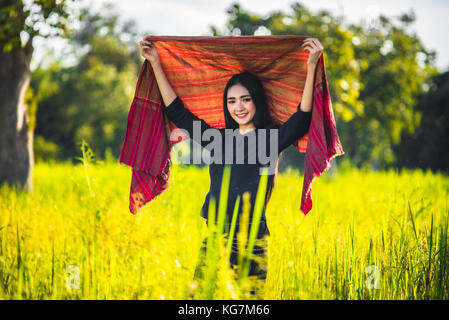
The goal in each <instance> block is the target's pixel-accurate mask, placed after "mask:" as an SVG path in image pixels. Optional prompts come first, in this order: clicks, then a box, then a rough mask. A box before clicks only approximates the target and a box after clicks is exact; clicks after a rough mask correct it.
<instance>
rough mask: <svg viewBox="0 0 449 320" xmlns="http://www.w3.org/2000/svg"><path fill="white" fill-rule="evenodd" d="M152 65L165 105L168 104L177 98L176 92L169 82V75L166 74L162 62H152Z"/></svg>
mask: <svg viewBox="0 0 449 320" xmlns="http://www.w3.org/2000/svg"><path fill="white" fill-rule="evenodd" d="M151 66H152V67H153V72H154V76H155V77H156V81H157V85H158V87H159V91H160V92H161V95H162V100H164V104H165V106H168V105H169V104H170V103H172V102H173V101H174V100H175V99H176V93H175V91H174V90H173V88H172V86H171V85H170V82H168V79H167V76H166V75H165V72H164V70H163V69H162V66H161V64H160V63H152V64H151Z"/></svg>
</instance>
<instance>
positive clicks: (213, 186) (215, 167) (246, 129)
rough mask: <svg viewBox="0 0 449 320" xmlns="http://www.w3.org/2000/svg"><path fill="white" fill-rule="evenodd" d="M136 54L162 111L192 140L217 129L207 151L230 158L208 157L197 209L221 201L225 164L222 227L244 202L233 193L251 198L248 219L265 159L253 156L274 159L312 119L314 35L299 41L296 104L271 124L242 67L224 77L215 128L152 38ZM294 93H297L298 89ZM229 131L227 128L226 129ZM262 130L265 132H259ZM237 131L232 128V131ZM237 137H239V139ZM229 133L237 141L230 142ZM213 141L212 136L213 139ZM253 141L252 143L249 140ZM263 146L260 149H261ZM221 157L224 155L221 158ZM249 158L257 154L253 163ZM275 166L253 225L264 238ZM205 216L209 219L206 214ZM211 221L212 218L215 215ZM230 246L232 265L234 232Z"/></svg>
mask: <svg viewBox="0 0 449 320" xmlns="http://www.w3.org/2000/svg"><path fill="white" fill-rule="evenodd" d="M140 45H141V54H142V56H143V57H145V59H147V60H148V61H149V62H150V63H151V66H152V68H153V72H154V75H155V78H156V81H157V85H158V87H159V90H160V92H161V96H162V99H163V101H164V103H165V105H166V107H165V108H163V111H164V113H165V115H167V117H168V119H169V120H170V121H171V122H173V123H174V124H175V125H176V126H177V127H179V128H182V129H184V130H186V131H187V132H188V134H189V135H190V137H192V138H193V139H194V140H195V139H198V137H202V136H203V134H204V133H205V132H206V131H207V130H218V131H219V132H220V134H219V141H217V142H216V144H218V145H219V147H218V148H217V149H214V150H212V151H211V156H212V157H214V154H213V153H214V152H216V151H218V152H221V153H222V154H223V155H224V158H226V159H231V162H230V163H228V162H226V163H223V161H221V162H219V163H211V164H210V166H209V173H210V189H209V192H208V193H207V195H206V198H205V200H204V204H203V207H202V209H201V214H202V216H203V217H204V218H206V219H208V218H209V217H208V211H209V210H208V209H209V204H210V203H212V200H213V202H214V203H215V204H216V208H215V209H216V210H215V212H218V208H219V207H220V203H219V201H218V200H219V199H220V198H221V191H222V190H221V188H222V180H223V176H224V170H225V167H226V166H227V165H228V164H230V181H229V189H228V190H226V191H227V192H228V199H227V203H226V204H225V207H226V223H225V224H226V227H227V228H226V229H227V230H229V228H230V225H231V224H230V222H231V220H232V214H233V211H234V210H233V209H234V207H235V206H236V203H238V207H237V208H238V209H237V212H238V217H237V221H240V219H239V216H240V215H241V214H242V212H243V207H244V206H243V205H240V203H239V202H237V199H240V198H242V197H243V195H244V194H249V198H250V221H251V218H252V216H253V213H254V208H255V203H256V195H257V192H258V186H259V182H260V179H261V172H262V170H261V169H262V168H263V167H264V166H265V163H262V162H261V161H260V158H259V157H258V156H259V155H260V154H261V153H265V155H266V153H267V151H268V149H270V150H269V152H270V153H273V152H275V155H276V157H275V159H276V163H277V159H278V156H279V154H280V153H281V152H282V151H283V150H284V149H285V148H287V147H288V146H289V145H291V144H292V143H293V142H295V141H297V140H298V139H299V138H301V137H302V136H304V135H305V134H306V133H307V131H308V130H309V126H310V123H311V115H312V112H311V109H312V95H313V81H314V78H313V77H314V74H315V69H316V67H317V62H318V59H319V58H320V55H321V53H322V51H323V48H322V46H321V44H320V43H319V41H318V40H317V39H313V38H310V39H306V40H305V41H304V42H303V48H304V49H305V50H309V51H310V55H309V61H308V68H309V72H308V73H307V78H306V82H305V85H304V92H303V93H302V100H301V102H300V103H299V105H298V107H297V111H296V113H294V114H293V115H292V116H290V118H289V119H288V120H287V121H285V122H284V123H283V124H282V125H276V124H274V123H273V121H272V119H271V117H270V114H269V111H268V103H267V98H266V95H265V91H264V88H263V86H262V84H261V82H260V81H259V79H258V78H257V77H256V76H255V75H253V74H251V73H250V72H247V71H246V72H242V73H238V74H234V75H233V76H232V77H231V78H230V79H229V80H228V82H227V84H226V86H225V88H224V91H223V112H224V118H225V122H226V127H225V128H224V129H216V128H213V127H211V126H210V125H209V124H207V123H206V122H205V121H204V120H202V119H200V118H198V117H197V116H195V115H194V114H193V113H192V112H191V111H190V110H188V109H187V108H186V107H185V106H184V103H183V101H182V100H181V99H180V98H179V97H178V96H177V95H176V93H175V91H174V89H173V87H172V86H171V84H170V83H169V81H168V79H167V76H166V74H165V72H164V70H163V68H162V66H161V63H160V58H159V53H158V50H157V49H156V47H155V45H154V44H152V43H151V42H149V41H147V40H144V41H142V42H140ZM298 94H300V93H299V92H298ZM195 127H196V128H199V131H200V133H201V135H195V134H194V132H195ZM229 129H233V130H235V131H236V132H234V133H232V134H231V135H229ZM231 131H232V130H231ZM261 131H263V132H264V133H265V134H264V135H260V134H259V133H260V132H261ZM235 133H236V134H235ZM250 133H254V134H253V135H252V136H255V139H256V140H253V143H250V141H249V136H251V135H250ZM229 137H230V139H231V142H232V147H231V148H230V149H229V148H227V147H226V148H225V146H227V145H228V141H229ZM239 137H242V138H241V139H240V140H239ZM234 138H236V139H237V141H241V142H242V143H241V145H239V143H238V142H237V143H233V142H234ZM199 139H200V140H199V141H197V142H198V143H200V144H201V146H202V147H207V144H206V143H205V142H204V141H201V138H199ZM273 140H274V141H275V142H276V145H275V148H273V147H272V145H270V147H269V148H268V147H267V145H268V144H269V142H271V141H273ZM214 142H215V141H214ZM254 142H255V143H254ZM238 147H242V148H243V150H244V152H243V157H241V158H238V156H237V154H238V150H237V149H238ZM261 150H263V151H264V152H262V151H261ZM229 153H230V154H229ZM222 159H223V158H222ZM250 159H257V161H256V162H255V163H253V162H252V161H250ZM274 167H276V170H274V172H271V173H270V172H269V174H268V182H267V186H266V190H264V191H265V193H264V194H265V195H266V196H265V201H264V205H263V211H262V217H261V219H260V225H259V226H258V232H257V238H258V239H263V238H264V236H265V235H268V234H269V230H268V226H267V223H266V216H265V208H266V205H267V203H268V201H269V198H270V196H271V192H272V190H273V187H274V182H275V178H276V173H277V172H276V171H277V165H276V166H274ZM207 221H208V220H207ZM214 221H216V218H215V217H214ZM238 231H239V224H238V223H237V225H236V231H235V233H234V235H237V234H238ZM233 240H234V241H233V250H232V253H231V256H230V262H231V265H236V264H237V250H236V249H237V238H236V236H235V237H234V239H233ZM265 249H266V247H258V246H255V247H254V251H253V253H254V254H255V255H259V256H263V255H264V254H265ZM250 275H258V276H259V277H260V278H262V279H265V277H266V270H265V269H264V268H263V267H261V266H258V265H257V264H256V263H255V262H252V263H251V266H250Z"/></svg>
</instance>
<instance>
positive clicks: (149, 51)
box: [139, 40, 160, 65]
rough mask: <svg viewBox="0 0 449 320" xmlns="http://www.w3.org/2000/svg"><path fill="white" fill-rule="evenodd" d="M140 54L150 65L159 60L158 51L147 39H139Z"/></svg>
mask: <svg viewBox="0 0 449 320" xmlns="http://www.w3.org/2000/svg"><path fill="white" fill-rule="evenodd" d="M139 44H140V54H141V55H142V57H144V58H145V59H147V60H148V61H149V62H150V63H151V64H152V65H154V64H157V63H159V62H160V59H159V53H158V52H157V49H156V47H155V46H154V44H153V43H151V42H150V41H148V40H142V41H140V43H139Z"/></svg>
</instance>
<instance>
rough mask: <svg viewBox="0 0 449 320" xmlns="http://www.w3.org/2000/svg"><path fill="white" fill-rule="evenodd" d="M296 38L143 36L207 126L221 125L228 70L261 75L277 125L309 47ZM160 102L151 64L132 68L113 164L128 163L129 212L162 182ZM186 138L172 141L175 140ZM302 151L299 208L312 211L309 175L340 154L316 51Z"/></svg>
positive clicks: (165, 132) (168, 127)
mask: <svg viewBox="0 0 449 320" xmlns="http://www.w3.org/2000/svg"><path fill="white" fill-rule="evenodd" d="M306 38H308V37H303V36H240V37H174V36H151V37H147V38H146V40H150V41H152V42H153V43H154V45H155V46H156V48H157V49H158V52H159V56H160V59H161V64H162V67H163V69H164V71H165V73H166V75H167V78H168V80H169V82H170V84H171V85H172V87H173V89H174V90H175V92H176V94H177V95H178V96H179V97H180V98H181V99H182V101H183V102H184V104H185V106H186V108H188V109H189V110H190V111H191V112H192V113H193V114H195V115H196V116H198V117H199V118H200V119H203V120H205V121H206V122H207V123H208V124H209V125H210V126H212V127H216V128H224V127H225V120H224V114H223V90H224V87H225V85H226V83H227V81H228V80H229V79H230V77H231V76H232V75H233V74H236V73H240V72H242V71H250V72H251V73H253V74H254V75H256V76H257V77H258V79H260V80H261V82H262V84H263V86H264V88H265V92H266V95H267V99H268V105H269V110H270V115H271V118H272V120H273V121H274V122H275V123H276V124H282V123H284V122H285V121H286V120H287V119H288V118H289V117H290V116H291V115H292V114H293V113H294V112H296V109H297V106H298V104H299V102H300V101H301V100H302V96H301V94H302V92H303V88H304V84H305V80H306V76H307V59H308V55H309V52H308V51H304V50H303V49H301V48H300V46H301V44H302V43H303V41H304V40H305V39H306ZM161 108H164V106H163V102H162V99H161V95H160V92H159V89H158V87H157V83H156V79H155V77H154V74H153V70H152V68H151V65H150V64H149V63H148V61H146V60H145V62H144V63H143V66H142V68H141V70H140V74H139V79H138V81H137V87H136V92H135V95H134V99H133V102H132V104H131V109H130V111H129V114H128V124H127V130H126V137H125V141H124V143H123V146H122V150H121V153H120V163H123V164H126V165H128V166H130V167H132V180H131V192H130V202H129V209H130V211H131V212H132V213H133V214H134V213H135V212H136V211H137V210H138V209H140V208H141V207H142V206H143V205H144V204H145V203H147V202H149V201H151V200H152V199H154V198H155V197H156V196H158V195H159V194H160V193H161V192H162V191H164V190H165V189H166V188H167V187H168V182H169V173H170V150H171V147H172V146H173V143H172V142H171V141H170V140H169V137H170V132H171V131H172V130H173V129H175V128H176V126H175V125H174V124H173V123H172V122H170V121H169V120H168V119H167V118H166V116H165V115H164V114H163V112H162V110H161ZM185 138H186V137H184V138H181V139H180V140H178V141H176V142H174V143H177V142H180V141H182V140H184V139H185ZM293 145H294V146H295V147H296V148H298V150H299V151H300V152H303V153H304V152H306V161H305V169H304V183H303V189H302V197H301V206H300V210H301V211H302V212H303V213H304V214H307V213H308V212H309V211H310V210H311V209H312V194H311V191H312V181H313V179H315V178H316V177H319V176H320V175H321V174H322V173H323V172H324V171H325V170H327V169H328V168H329V167H330V162H329V161H330V160H331V159H332V158H333V157H335V156H338V155H342V154H344V152H343V149H342V146H341V143H340V139H339V137H338V133H337V129H336V126H335V118H334V114H333V111H332V102H331V99H330V94H329V88H328V84H327V79H326V72H325V66H324V57H323V55H322V56H321V58H320V61H319V64H318V66H317V68H316V73H315V79H314V95H313V110H312V123H311V125H310V129H309V132H308V133H307V134H306V135H305V136H304V137H302V138H301V139H299V140H298V141H296V142H295V143H294V144H293Z"/></svg>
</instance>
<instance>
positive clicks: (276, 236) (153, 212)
mask: <svg viewBox="0 0 449 320" xmlns="http://www.w3.org/2000/svg"><path fill="white" fill-rule="evenodd" d="M85 158H89V157H88V156H87V155H86V154H85ZM33 175H34V192H33V193H32V194H29V193H26V192H23V191H21V190H18V189H16V188H12V187H7V186H6V185H4V186H2V187H1V188H0V298H2V299H252V298H265V299H448V297H449V293H448V292H449V288H448V285H449V279H448V276H449V249H448V222H449V220H448V215H449V207H448V199H449V197H448V195H449V178H448V177H447V176H444V175H441V174H432V173H431V172H429V171H426V172H423V171H420V170H416V171H402V172H396V171H393V170H391V171H386V172H371V171H358V170H353V169H348V170H344V171H337V173H331V172H326V173H325V174H324V175H323V176H322V177H320V178H319V179H317V180H315V182H314V184H313V209H312V211H311V212H310V213H309V214H308V215H307V216H303V215H302V213H301V212H300V211H299V205H300V196H301V190H302V181H303V178H302V176H301V175H300V173H299V172H297V171H293V170H288V171H286V172H284V173H282V174H280V175H279V177H278V180H277V183H276V186H275V189H274V191H273V194H272V196H271V200H270V203H269V204H268V207H267V220H268V227H269V229H270V233H271V236H270V237H269V239H268V240H269V248H268V253H267V262H268V276H267V280H266V282H261V281H260V280H257V279H254V278H252V277H247V276H246V275H247V271H245V270H247V266H248V261H249V260H248V257H250V256H249V254H248V252H251V251H250V250H249V249H250V248H248V247H251V246H252V245H254V233H251V232H250V237H249V239H243V240H241V241H240V243H242V242H243V245H241V247H242V250H243V251H244V252H243V253H242V259H241V261H242V263H241V264H240V266H241V267H240V268H237V269H231V268H230V267H229V266H228V264H227V261H228V259H229V252H230V251H229V250H230V244H229V241H227V239H229V238H230V237H226V234H224V233H223V212H224V211H223V210H224V209H222V208H219V209H218V210H219V212H218V214H217V219H216V221H213V222H211V221H209V226H206V224H205V221H204V220H203V219H202V218H201V217H200V215H199V213H200V209H201V206H202V204H203V201H204V197H205V195H206V193H207V191H208V188H209V180H208V179H209V177H208V170H207V168H203V169H198V168H196V167H182V166H178V165H173V166H172V169H171V176H170V187H169V189H168V190H167V191H164V192H163V193H162V194H161V195H160V196H159V197H157V198H156V199H155V200H153V201H152V202H151V203H149V204H148V205H146V206H145V207H144V208H143V209H142V210H141V211H140V212H139V214H137V215H136V216H133V215H132V214H130V213H129V210H128V197H129V187H130V179H131V170H130V168H128V167H126V166H123V165H120V164H117V163H113V162H103V163H101V162H99V163H97V164H93V163H91V162H90V161H86V162H83V163H80V164H78V165H70V164H68V163H59V164H56V163H51V164H50V163H38V164H37V165H36V166H35V168H34V172H33ZM225 177H227V176H226V175H225ZM228 178H229V177H227V179H228ZM223 183H227V182H226V179H224V182H223ZM223 196H225V195H223ZM240 201H243V202H245V199H240ZM260 204H261V202H258V203H257V204H256V206H257V205H259V206H260ZM211 207H214V206H211ZM220 210H221V211H220ZM256 212H257V210H256ZM213 216H214V217H215V214H214V215H213ZM254 216H255V218H256V219H257V215H256V214H255V215H254ZM236 219H237V217H235V219H233V221H234V223H235V222H236V221H237V220H236ZM214 220H215V219H214ZM231 231H232V227H231ZM233 232H235V230H234V231H233ZM253 232H254V231H253ZM242 235H243V233H242ZM204 239H206V241H207V246H208V250H206V257H205V260H204V263H205V266H204V276H203V277H197V278H196V277H194V273H195V269H196V268H197V266H198V265H199V264H200V262H201V259H203V258H202V257H201V254H200V247H201V245H202V243H203V240H204ZM239 239H242V236H241V237H240V238H239ZM239 245H240V244H239ZM245 250H246V251H245ZM77 280H78V281H77ZM251 291H253V292H254V294H253V295H251V294H250V292H251Z"/></svg>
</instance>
